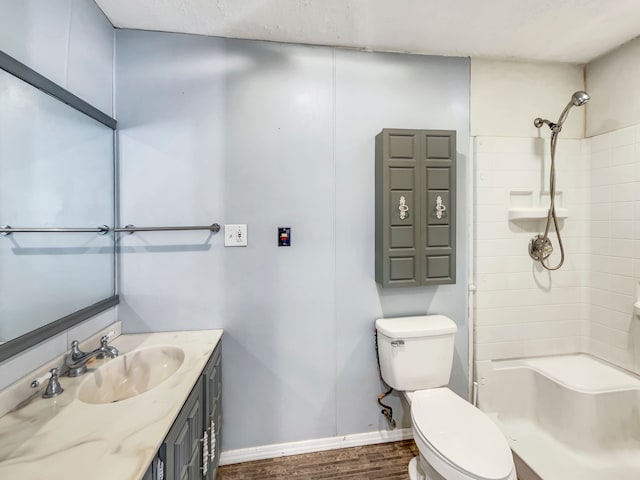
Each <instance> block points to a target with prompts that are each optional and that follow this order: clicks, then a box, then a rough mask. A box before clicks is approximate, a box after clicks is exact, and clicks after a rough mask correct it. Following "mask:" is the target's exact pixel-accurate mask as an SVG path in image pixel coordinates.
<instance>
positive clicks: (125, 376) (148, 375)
mask: <svg viewBox="0 0 640 480" xmlns="http://www.w3.org/2000/svg"><path fill="white" fill-rule="evenodd" d="M182 362H184V351H183V350H182V349H181V348H178V347H173V346H168V345H167V346H158V347H150V348H146V349H142V350H135V351H133V352H130V353H127V354H126V355H121V356H119V357H117V358H115V359H113V360H111V359H107V360H105V361H104V364H103V365H101V366H100V367H98V368H97V369H96V370H95V371H94V372H92V373H91V374H89V375H88V376H87V379H86V380H85V381H84V382H82V384H81V385H80V388H79V390H78V398H79V399H80V400H81V401H83V402H85V403H114V402H119V401H122V400H126V399H127V398H131V397H135V396H136V395H140V394H141V393H144V392H147V391H149V390H151V389H152V388H154V387H157V386H158V385H160V384H161V383H162V382H164V381H165V380H166V379H167V378H169V377H170V376H171V375H173V374H174V373H175V372H176V370H178V369H179V368H180V365H182Z"/></svg>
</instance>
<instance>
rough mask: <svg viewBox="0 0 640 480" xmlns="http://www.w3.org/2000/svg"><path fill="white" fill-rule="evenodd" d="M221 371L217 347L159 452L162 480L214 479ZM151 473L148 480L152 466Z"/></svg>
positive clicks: (217, 442) (217, 445) (220, 399)
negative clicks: (163, 479)
mask: <svg viewBox="0 0 640 480" xmlns="http://www.w3.org/2000/svg"><path fill="white" fill-rule="evenodd" d="M220 367H221V347H220V345H218V346H217V347H216V349H215V350H214V352H213V353H212V354H211V358H210V359H209V361H208V362H207V364H206V366H205V367H204V369H203V371H202V374H201V375H200V377H199V378H198V381H197V382H196V384H195V386H194V387H193V390H192V391H191V394H190V395H189V397H188V398H187V400H186V402H185V403H184V406H183V407H182V410H180V413H179V414H178V417H177V418H176V420H175V422H174V424H173V426H172V427H171V430H169V433H168V434H167V436H166V438H165V441H164V443H163V445H162V447H161V448H160V450H159V451H158V455H157V457H158V459H160V460H161V461H162V462H163V463H164V478H165V480H196V479H198V480H201V479H204V480H215V478H216V470H217V467H218V459H219V457H220V441H219V438H220V431H221V427H222V410H221V401H222V397H221V393H222V392H221V383H220V380H221V378H220V375H221V373H220ZM154 462H156V460H154ZM151 470H152V473H151V476H150V480H155V477H157V475H155V476H154V474H153V470H154V466H153V465H152V468H151ZM205 472H206V474H205ZM144 479H145V480H146V479H147V476H145V477H144Z"/></svg>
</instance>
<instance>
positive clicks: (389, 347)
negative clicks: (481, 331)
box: [376, 315, 457, 391]
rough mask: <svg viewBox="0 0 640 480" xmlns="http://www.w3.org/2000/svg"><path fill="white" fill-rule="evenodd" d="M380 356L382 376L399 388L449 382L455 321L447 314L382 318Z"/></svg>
mask: <svg viewBox="0 0 640 480" xmlns="http://www.w3.org/2000/svg"><path fill="white" fill-rule="evenodd" d="M376 330H377V332H378V359H379V361H380V371H381V373H382V379H383V380H384V381H385V383H386V384H387V385H389V386H390V387H392V388H394V389H396V390H399V391H413V390H425V389H428V388H437V387H443V386H446V385H448V384H449V377H450V376H451V365H452V363H453V340H454V337H455V334H456V331H457V327H456V324H455V323H454V322H453V320H451V319H450V318H448V317H445V316H444V315H421V316H415V317H397V318H379V319H378V320H376Z"/></svg>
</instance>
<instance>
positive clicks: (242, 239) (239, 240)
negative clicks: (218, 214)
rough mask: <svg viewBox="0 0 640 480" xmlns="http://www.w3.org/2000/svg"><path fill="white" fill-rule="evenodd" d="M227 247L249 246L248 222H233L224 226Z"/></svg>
mask: <svg viewBox="0 0 640 480" xmlns="http://www.w3.org/2000/svg"><path fill="white" fill-rule="evenodd" d="M224 246H225V247H246V246H247V224H246V223H244V224H233V225H225V226H224Z"/></svg>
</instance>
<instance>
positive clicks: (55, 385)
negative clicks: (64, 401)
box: [42, 368, 64, 398]
mask: <svg viewBox="0 0 640 480" xmlns="http://www.w3.org/2000/svg"><path fill="white" fill-rule="evenodd" d="M49 373H50V374H51V377H50V378H49V384H48V385H47V388H46V389H45V391H44V393H43V394H42V398H53V397H57V396H58V395H60V394H61V393H62V392H64V389H63V388H62V385H60V381H59V380H58V373H59V371H58V369H57V368H52V369H51V370H50V371H49Z"/></svg>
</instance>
